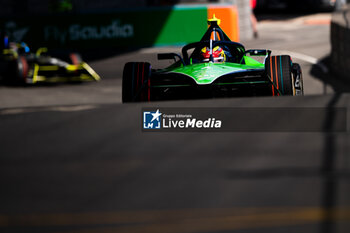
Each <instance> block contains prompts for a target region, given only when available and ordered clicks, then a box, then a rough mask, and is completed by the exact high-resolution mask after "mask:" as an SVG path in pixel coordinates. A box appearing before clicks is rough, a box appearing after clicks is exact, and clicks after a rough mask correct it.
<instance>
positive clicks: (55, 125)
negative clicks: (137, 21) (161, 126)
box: [0, 15, 350, 233]
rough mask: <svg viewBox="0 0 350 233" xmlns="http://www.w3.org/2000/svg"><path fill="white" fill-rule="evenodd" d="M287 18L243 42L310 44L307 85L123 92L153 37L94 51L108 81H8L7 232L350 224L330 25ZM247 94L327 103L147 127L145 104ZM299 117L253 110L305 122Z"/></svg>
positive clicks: (244, 101) (323, 232)
mask: <svg viewBox="0 0 350 233" xmlns="http://www.w3.org/2000/svg"><path fill="white" fill-rule="evenodd" d="M317 17H321V16H313V17H312V19H313V20H315V19H317V20H319V19H318V18H317ZM323 17H327V16H324V15H322V19H324V18H323ZM291 20H292V21H281V20H277V21H274V20H273V21H271V22H270V21H267V22H265V23H263V24H261V25H260V26H259V29H260V30H261V34H260V38H259V39H258V40H256V41H248V42H246V43H245V44H246V45H247V44H249V46H246V47H250V48H251V47H253V46H252V45H253V44H254V45H256V46H259V47H260V46H261V48H269V47H272V48H271V49H274V50H281V51H284V50H287V51H292V52H294V53H298V54H303V55H307V56H301V57H300V58H302V59H300V60H299V61H298V62H300V63H301V64H302V67H303V70H304V78H305V86H306V87H305V88H306V89H305V91H306V96H304V97H279V98H270V97H264V98H233V99H212V100H197V101H173V102H161V103H142V104H121V103H120V92H121V90H120V82H121V80H120V77H121V76H120V72H121V69H122V65H123V64H124V62H126V61H128V60H135V58H137V59H140V60H143V59H145V58H148V57H150V58H151V59H154V58H152V57H154V54H152V52H153V51H154V49H145V50H141V51H136V52H130V53H126V54H122V55H119V56H115V57H110V58H106V59H104V60H100V61H96V62H93V63H92V66H93V67H94V68H95V69H96V70H97V71H98V72H99V73H100V74H101V75H102V78H103V81H101V82H100V83H89V84H83V85H54V86H52V85H50V86H39V87H30V88H18V87H17V88H16V87H0V95H1V102H0V105H1V107H0V139H1V140H0V141H1V143H0V145H1V146H0V232H65V233H67V232H69V233H73V232H74V233H75V232H79V233H80V232H93V233H94V232H98V233H100V232H102V233H104V232H128V233H130V232H131V233H133V232H135V233H139V232H140V233H141V232H143V233H144V232H147V233H148V232H149V233H158V232H159V233H160V232H176V233H178V232H179V233H181V232H218V233H221V232H234V233H235V232H237V233H238V232H239V233H260V232H264V233H265V232H269V233H275V232H276V233H277V232H287V233H294V232H295V233H296V232H298V233H299V232H305V233H306V232H307V233H310V232H312V233H313V232H315V233H316V232H317V233H339V232H341V233H347V232H349V231H350V198H349V197H350V195H349V194H350V182H349V179H350V170H349V168H350V158H349V154H350V153H349V139H350V138H349V133H348V132H349V125H348V123H347V125H345V126H344V127H345V130H344V131H343V132H328V131H329V129H331V128H332V126H333V125H334V124H336V123H337V122H335V119H336V117H335V116H334V115H333V113H332V111H330V109H334V108H337V107H343V108H346V109H347V113H349V110H348V109H349V107H350V106H349V105H350V95H349V94H347V93H338V92H337V93H334V90H335V89H336V90H337V89H338V88H341V87H342V85H340V84H339V81H336V82H335V81H334V80H331V81H327V83H324V82H323V81H322V80H329V79H326V78H329V77H330V74H327V73H323V72H320V70H322V68H320V65H319V63H318V62H319V61H322V60H323V58H325V57H327V56H328V54H329V51H330V48H329V37H328V36H329V34H328V33H329V32H328V29H327V28H328V26H329V25H327V24H326V23H325V22H324V21H322V20H321V21H313V22H312V23H311V24H309V23H307V22H306V21H305V20H306V19H305V18H302V19H300V18H298V19H296V20H295V19H291ZM300 20H301V21H300ZM281 25H284V27H282V26H281ZM297 38H301V39H300V40H298V39H297ZM315 38H317V40H316V39H315ZM254 47H255V46H254ZM171 49H176V48H162V49H161V50H165V51H168V50H171ZM308 56H311V57H313V58H316V62H315V64H311V63H310V62H306V61H305V60H308V58H307V57H308ZM303 59H304V60H303ZM157 65H161V64H157ZM321 65H322V64H321ZM113 70H116V71H117V72H115V71H113ZM15 97H16V98H15ZM242 106H243V107H248V108H253V109H254V108H258V107H259V108H261V107H262V108H265V107H266V108H271V107H273V108H285V107H291V108H293V107H295V108H306V109H309V108H316V107H319V108H323V109H325V111H326V113H327V114H326V115H325V116H324V118H322V120H320V121H319V123H317V124H318V130H317V131H316V132H289V131H286V132H269V131H264V132H254V133H251V132H225V133H222V132H215V133H213V132H206V133H181V132H177V133H166V132H162V133H150V132H149V133H147V132H146V133H145V132H142V131H141V114H142V108H144V107H150V108H154V109H156V108H162V107H187V108H196V107H206V108H213V109H214V110H215V108H232V109H233V110H234V109H235V108H239V107H242ZM233 114H234V111H233ZM292 117H293V119H291V118H292ZM294 117H296V116H294V115H293V114H292V113H291V114H288V113H284V114H281V115H278V114H276V116H272V117H269V118H266V117H263V116H261V115H259V113H257V114H256V121H258V122H260V123H261V124H271V122H276V124H278V122H279V121H278V119H279V118H281V119H287V120H288V119H290V122H291V124H292V122H293V124H298V125H299V124H300V125H302V126H303V125H305V127H307V125H306V124H307V123H306V122H308V120H309V119H305V118H303V117H300V119H299V120H298V121H295V119H294ZM346 117H347V122H349V114H347V116H346ZM244 123H247V122H244V119H242V124H244Z"/></svg>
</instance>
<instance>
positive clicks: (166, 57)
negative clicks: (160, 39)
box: [158, 53, 185, 65]
mask: <svg viewBox="0 0 350 233" xmlns="http://www.w3.org/2000/svg"><path fill="white" fill-rule="evenodd" d="M176 57H178V58H179V59H180V61H181V62H182V64H184V65H185V63H184V61H183V59H182V57H181V56H180V55H179V54H177V53H159V54H158V60H170V59H174V61H175V62H176Z"/></svg>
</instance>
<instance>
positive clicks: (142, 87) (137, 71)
mask: <svg viewBox="0 0 350 233" xmlns="http://www.w3.org/2000/svg"><path fill="white" fill-rule="evenodd" d="M150 77H151V64H150V63H148V62H129V63H126V64H125V66H124V71H123V84H122V101H123V102H124V103H126V102H140V101H150V100H151V90H150V85H151V79H150Z"/></svg>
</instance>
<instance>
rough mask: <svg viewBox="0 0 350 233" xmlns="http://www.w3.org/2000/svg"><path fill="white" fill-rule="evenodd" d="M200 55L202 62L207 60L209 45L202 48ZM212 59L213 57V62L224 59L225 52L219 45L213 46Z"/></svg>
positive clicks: (208, 57)
mask: <svg viewBox="0 0 350 233" xmlns="http://www.w3.org/2000/svg"><path fill="white" fill-rule="evenodd" d="M201 57H202V61H203V62H209V59H210V48H209V47H204V48H202V50H201ZM213 59H214V62H224V61H226V55H225V52H224V50H223V49H222V48H221V47H220V46H216V47H214V48H213Z"/></svg>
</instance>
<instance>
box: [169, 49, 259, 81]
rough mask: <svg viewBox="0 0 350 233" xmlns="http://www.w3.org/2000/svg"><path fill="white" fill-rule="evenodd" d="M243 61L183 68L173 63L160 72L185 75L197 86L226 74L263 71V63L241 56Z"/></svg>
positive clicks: (192, 65) (181, 65) (191, 65)
mask: <svg viewBox="0 0 350 233" xmlns="http://www.w3.org/2000/svg"><path fill="white" fill-rule="evenodd" d="M243 59H244V64H239V63H231V62H222V63H213V62H208V63H196V64H189V65H186V66H184V65H183V64H182V63H175V64H174V65H173V66H170V67H168V68H167V69H165V70H162V72H167V73H178V74H182V75H186V76H189V77H191V78H192V79H194V81H195V82H196V83H197V84H198V85H206V84H211V83H213V82H214V81H215V80H216V79H217V78H219V77H221V76H223V75H226V74H230V73H239V72H247V71H252V70H262V69H265V65H264V64H263V63H260V62H258V61H256V60H255V59H253V58H251V57H249V56H243ZM247 83H250V82H247Z"/></svg>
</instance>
